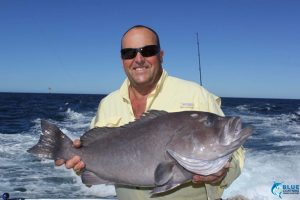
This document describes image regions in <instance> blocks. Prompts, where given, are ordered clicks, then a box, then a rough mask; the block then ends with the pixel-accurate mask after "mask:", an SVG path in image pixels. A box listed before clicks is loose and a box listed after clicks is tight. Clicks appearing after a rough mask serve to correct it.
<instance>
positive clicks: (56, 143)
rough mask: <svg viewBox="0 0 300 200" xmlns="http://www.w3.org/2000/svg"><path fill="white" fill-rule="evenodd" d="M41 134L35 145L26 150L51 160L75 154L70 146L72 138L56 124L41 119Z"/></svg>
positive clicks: (66, 157)
mask: <svg viewBox="0 0 300 200" xmlns="http://www.w3.org/2000/svg"><path fill="white" fill-rule="evenodd" d="M41 127H42V132H43V134H42V135H41V136H40V139H39V141H38V143H37V144H36V145H34V146H33V147H31V148H30V149H28V150H27V152H29V153H32V154H35V155H37V156H38V157H41V158H48V159H51V160H57V159H64V160H66V159H69V158H71V156H72V155H75V154H74V153H73V151H75V149H74V148H73V147H72V144H73V142H72V140H71V139H70V138H69V137H68V136H66V135H65V134H64V133H63V132H62V131H61V130H60V129H59V128H58V127H57V126H55V125H54V124H51V123H50V122H48V121H46V120H42V121H41Z"/></svg>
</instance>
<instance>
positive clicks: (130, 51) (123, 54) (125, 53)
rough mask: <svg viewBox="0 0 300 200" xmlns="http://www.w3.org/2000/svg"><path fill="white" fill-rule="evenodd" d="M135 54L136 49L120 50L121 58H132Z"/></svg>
mask: <svg viewBox="0 0 300 200" xmlns="http://www.w3.org/2000/svg"><path fill="white" fill-rule="evenodd" d="M136 54H137V51H136V49H122V50H121V57H122V59H132V58H134V57H135V56H136Z"/></svg>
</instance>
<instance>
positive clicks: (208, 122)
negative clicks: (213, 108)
mask: <svg viewBox="0 0 300 200" xmlns="http://www.w3.org/2000/svg"><path fill="white" fill-rule="evenodd" d="M204 125H205V126H206V127H212V126H213V125H214V120H212V119H211V118H207V120H205V121H204Z"/></svg>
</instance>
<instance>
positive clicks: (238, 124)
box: [228, 117, 242, 135]
mask: <svg viewBox="0 0 300 200" xmlns="http://www.w3.org/2000/svg"><path fill="white" fill-rule="evenodd" d="M228 124H229V129H230V132H232V133H234V135H237V134H238V133H240V132H241V130H242V120H241V118H240V117H231V118H230V119H229V123H228Z"/></svg>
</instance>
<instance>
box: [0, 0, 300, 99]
mask: <svg viewBox="0 0 300 200" xmlns="http://www.w3.org/2000/svg"><path fill="white" fill-rule="evenodd" d="M299 9H300V1H298V0H210V1H203V0H190V1H174V0H164V1H163V0H151V1H141V0H139V1H137V0H132V1H123V0H119V1H117V0H0V92H48V87H51V88H52V91H53V92H58V93H93V94H100V93H109V92H111V91H113V90H116V89H118V88H119V86H120V84H121V83H122V82H123V80H124V78H125V75H124V72H123V68H122V64H121V60H120V55H119V50H120V38H121V36H122V34H123V33H124V32H125V31H126V30H127V29H128V28H129V27H131V26H133V25H136V24H143V25H147V26H150V27H152V28H153V29H155V30H156V31H157V32H158V34H159V35H160V40H161V45H162V48H163V49H164V51H165V57H164V64H163V66H164V68H165V69H166V70H167V71H168V73H169V74H170V75H173V76H177V77H180V78H183V79H187V80H191V81H195V82H199V71H198V57H197V43H196V32H198V33H199V40H200V53H201V66H202V75H203V77H202V81H203V85H204V87H206V88H207V89H208V90H209V91H211V92H213V93H215V94H216V95H218V96H222V97H259V98H297V99H300V25H299V21H300V12H299Z"/></svg>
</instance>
